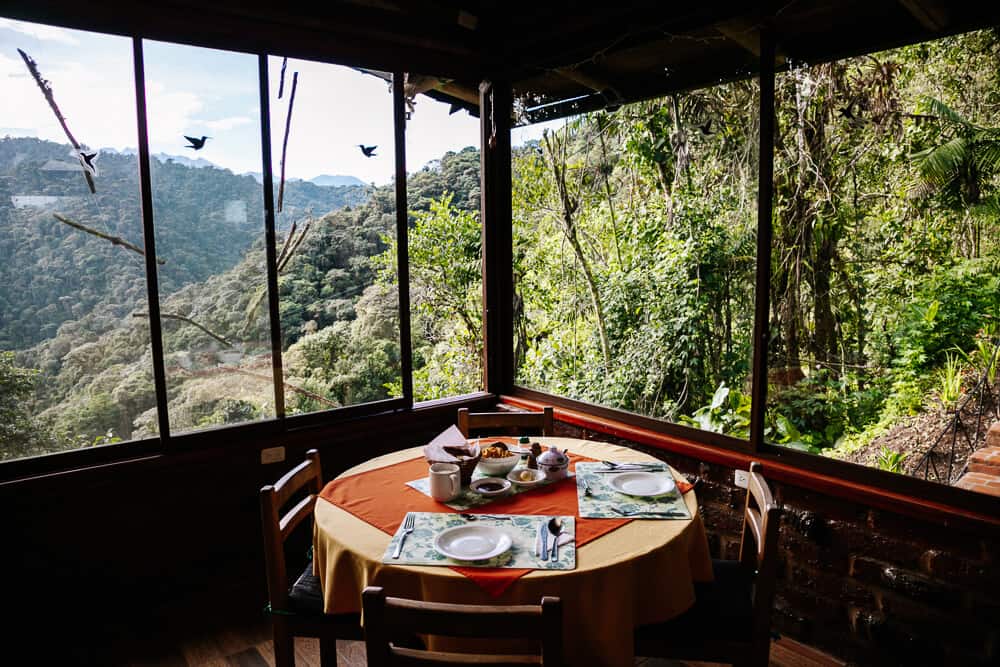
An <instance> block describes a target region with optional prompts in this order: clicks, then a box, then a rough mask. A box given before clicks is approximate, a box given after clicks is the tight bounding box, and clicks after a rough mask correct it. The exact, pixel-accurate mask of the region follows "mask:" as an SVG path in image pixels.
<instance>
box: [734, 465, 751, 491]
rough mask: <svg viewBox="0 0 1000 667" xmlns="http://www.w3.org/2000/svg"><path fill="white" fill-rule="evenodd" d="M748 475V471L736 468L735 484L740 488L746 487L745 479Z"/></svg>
mask: <svg viewBox="0 0 1000 667" xmlns="http://www.w3.org/2000/svg"><path fill="white" fill-rule="evenodd" d="M749 475H750V473H749V472H748V471H746V470H737V471H736V479H735V480H734V481H735V482H736V486H738V487H740V488H741V489H745V488H747V479H748V478H749Z"/></svg>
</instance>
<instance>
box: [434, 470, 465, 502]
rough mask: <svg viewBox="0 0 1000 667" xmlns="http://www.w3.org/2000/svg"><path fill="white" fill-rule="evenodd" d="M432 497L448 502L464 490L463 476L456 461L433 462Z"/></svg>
mask: <svg viewBox="0 0 1000 667" xmlns="http://www.w3.org/2000/svg"><path fill="white" fill-rule="evenodd" d="M430 480H431V497H432V498H434V500H438V501H440V502H443V503H444V502H448V501H449V500H451V499H453V498H454V497H455V496H457V495H458V493H459V491H461V490H462V478H461V477H460V476H459V471H458V466H457V465H455V464H454V463H432V464H431V468H430Z"/></svg>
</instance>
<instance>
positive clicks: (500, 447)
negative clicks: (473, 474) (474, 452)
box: [479, 442, 521, 477]
mask: <svg viewBox="0 0 1000 667" xmlns="http://www.w3.org/2000/svg"><path fill="white" fill-rule="evenodd" d="M479 451H480V453H481V454H480V459H479V470H480V471H481V472H482V473H483V474H484V475H490V476H495V477H503V476H504V475H506V474H507V473H509V472H510V471H511V470H513V469H514V466H516V465H517V464H518V462H519V461H520V460H521V457H520V456H518V455H517V454H515V453H514V452H512V451H510V450H509V449H507V445H505V444H504V443H502V442H481V443H480V445H479Z"/></svg>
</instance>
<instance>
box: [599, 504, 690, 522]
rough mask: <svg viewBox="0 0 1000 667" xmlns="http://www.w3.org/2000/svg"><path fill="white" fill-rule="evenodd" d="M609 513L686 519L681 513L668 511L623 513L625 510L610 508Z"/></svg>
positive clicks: (632, 511) (631, 511)
mask: <svg viewBox="0 0 1000 667" xmlns="http://www.w3.org/2000/svg"><path fill="white" fill-rule="evenodd" d="M611 511H612V512H616V513H617V514H621V515H622V516H636V515H638V514H645V515H647V516H670V517H677V518H680V519H683V518H686V517H685V516H684V514H683V513H681V512H673V511H669V512H647V511H646V510H630V511H625V510H623V509H621V508H618V507H612V508H611Z"/></svg>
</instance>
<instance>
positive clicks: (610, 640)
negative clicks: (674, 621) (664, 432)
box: [313, 438, 712, 665]
mask: <svg viewBox="0 0 1000 667" xmlns="http://www.w3.org/2000/svg"><path fill="white" fill-rule="evenodd" d="M540 440H541V441H542V443H543V444H555V445H558V446H559V447H560V448H568V449H569V450H570V452H571V453H574V454H578V455H582V456H586V457H590V458H594V459H602V458H603V459H614V460H621V461H626V460H648V459H649V458H650V457H648V456H646V455H644V454H641V453H639V452H636V451H634V450H630V449H627V448H625V447H619V446H616V445H608V444H605V443H594V442H588V441H583V440H575V439H569V438H541V439H540ZM420 455H421V450H420V448H413V449H409V450H404V451H402V452H396V453H393V454H389V455H386V456H382V457H379V458H377V459H373V460H371V461H368V462H367V463H364V464H362V465H360V466H356V467H355V468H352V469H351V470H348V471H346V472H345V473H344V474H343V475H341V476H340V477H338V482H337V483H335V484H333V485H332V486H329V487H328V488H327V489H326V490H325V491H324V497H326V498H327V500H321V501H320V502H317V503H316V523H315V528H314V535H313V544H314V563H315V568H316V571H317V574H318V575H319V577H320V582H321V584H322V586H323V592H324V602H325V608H326V611H327V612H329V613H339V612H348V611H358V610H359V609H360V594H361V591H362V590H363V589H364V587H365V586H367V585H379V586H384V587H385V588H386V590H387V591H389V592H390V593H391V594H392V595H398V596H401V597H411V598H416V599H423V600H433V601H442V602H462V603H470V604H490V603H493V604H525V603H533V604H537V603H538V601H539V600H540V599H541V597H542V596H543V595H557V596H559V597H560V598H562V600H563V610H564V628H563V629H564V633H565V637H566V653H567V659H568V661H569V662H570V663H571V664H601V665H631V663H632V660H633V656H632V630H633V628H634V627H635V626H636V625H640V624H645V623H655V622H659V621H663V620H667V619H669V618H672V617H673V616H676V615H678V614H680V613H681V612H683V611H684V610H685V609H687V608H688V607H689V606H690V605H691V604H692V603H693V602H694V588H693V582H694V581H705V580H709V579H711V576H712V575H711V560H710V558H709V554H708V542H707V539H706V537H705V531H704V527H703V525H702V522H701V518H700V517H699V516H698V511H697V510H698V507H697V501H696V500H695V497H694V493H693V492H688V493H687V494H685V496H684V499H685V502H686V503H687V506H688V509H689V510H690V511H691V513H692V516H693V517H694V518H693V519H692V520H690V521H678V520H672V521H650V520H635V521H630V522H627V523H624V525H623V521H620V520H603V519H601V520H598V519H593V520H581V519H578V521H580V522H583V521H587V523H595V524H614V525H617V528H615V527H614V526H612V528H611V530H610V532H608V531H607V530H603V531H602V530H601V529H600V528H599V527H598V528H597V533H603V534H597V533H595V534H593V535H592V536H591V538H590V540H591V541H589V542H588V543H586V544H584V545H580V546H579V549H578V551H577V567H576V569H575V570H562V571H557V570H544V571H543V570H534V571H530V572H527V573H526V574H524V576H520V577H519V578H515V579H514V580H513V581H509V582H508V583H507V585H506V586H505V587H504V590H502V592H500V594H499V595H498V596H493V595H490V594H489V593H487V592H485V591H484V590H483V588H482V587H481V586H480V585H479V584H478V583H476V582H475V581H473V580H472V579H470V578H469V577H467V576H466V575H465V573H464V572H463V573H460V572H456V571H454V570H452V569H450V568H446V567H428V566H412V565H392V564H385V563H382V562H381V561H382V555H383V553H384V552H385V549H386V547H387V545H388V543H389V539H390V536H391V534H392V532H394V531H395V529H396V528H397V527H398V524H399V522H400V521H401V520H402V517H403V515H404V513H405V512H406V511H450V510H449V508H447V507H445V506H444V505H441V504H439V503H437V502H435V501H434V500H433V499H431V498H428V497H426V496H424V495H423V494H421V493H420V492H419V491H416V490H415V489H411V488H409V487H405V486H403V487H402V488H400V485H401V484H402V483H403V482H405V481H409V480H411V479H416V478H417V477H420V476H421V475H422V474H426V464H424V462H423V461H422V460H414V459H415V458H416V457H419V456H420ZM388 466H395V469H393V470H387V471H384V476H375V477H373V476H370V475H364V476H360V477H358V478H357V479H356V480H354V482H352V481H349V480H348V478H350V477H353V476H356V475H359V473H362V472H367V471H372V470H377V469H383V468H386V467H388ZM414 471H415V472H416V474H411V473H412V472H414ZM379 479H381V480H382V481H381V482H378V484H375V483H374V482H375V481H376V480H379ZM393 479H396V480H397V481H395V482H394V481H392V480H393ZM399 480H402V481H399ZM355 482H361V483H362V484H363V485H364V486H362V487H361V488H352V485H353V484H354V483H355ZM369 482H372V483H371V484H369ZM366 498H367V499H366ZM372 499H374V500H372ZM560 499H561V500H560ZM567 499H569V502H570V503H571V504H572V505H571V511H570V512H567V513H571V514H575V513H576V499H575V486H574V484H573V483H572V482H567V483H565V484H561V483H560V484H556V485H552V486H551V487H548V488H543V489H538V490H536V491H532V492H530V493H524V494H519V495H518V496H513V497H508V498H504V499H502V500H499V501H496V502H494V503H490V504H489V505H485V506H483V507H482V509H481V511H484V512H504V513H508V512H520V513H531V514H535V513H543V514H553V513H556V512H557V511H558V512H562V511H565V510H564V509H558V510H557V509H556V508H557V507H564V504H565V502H566V500H567ZM328 501H332V502H328ZM339 502H343V503H345V505H344V507H343V508H342V507H339V506H338V505H337V504H335V503H339ZM373 505H374V506H373ZM383 508H385V511H383ZM369 511H371V512H373V514H371V515H370V516H378V517H381V518H377V519H374V520H375V522H376V524H381V525H372V524H371V523H368V522H367V521H365V520H363V519H361V518H359V516H360V515H362V514H366V513H367V512H369ZM578 530H579V528H578ZM461 569H472V568H461ZM481 572H482V571H481ZM496 572H500V573H503V572H508V573H509V572H513V571H512V570H506V571H504V570H499V571H492V573H491V574H488V575H487V576H497V575H496V574H495V573H496ZM500 577H501V579H503V578H504V577H503V575H500Z"/></svg>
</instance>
